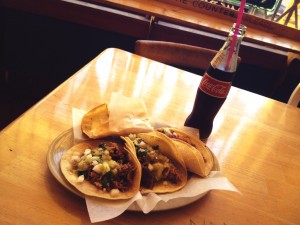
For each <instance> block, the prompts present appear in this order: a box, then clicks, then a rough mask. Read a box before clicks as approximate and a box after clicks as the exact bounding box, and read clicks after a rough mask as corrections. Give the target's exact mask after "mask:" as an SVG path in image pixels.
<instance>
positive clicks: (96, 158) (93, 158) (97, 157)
mask: <svg viewBox="0 0 300 225" xmlns="http://www.w3.org/2000/svg"><path fill="white" fill-rule="evenodd" d="M92 160H96V161H100V157H99V156H93V157H92Z"/></svg>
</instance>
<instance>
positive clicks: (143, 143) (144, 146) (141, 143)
mask: <svg viewBox="0 0 300 225" xmlns="http://www.w3.org/2000/svg"><path fill="white" fill-rule="evenodd" d="M139 146H140V148H143V149H145V148H147V144H146V143H145V142H144V141H141V142H140V144H139Z"/></svg>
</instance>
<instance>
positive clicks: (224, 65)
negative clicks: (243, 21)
mask: <svg viewBox="0 0 300 225" xmlns="http://www.w3.org/2000/svg"><path fill="white" fill-rule="evenodd" d="M235 29H237V28H236V27H235V24H234V25H233V27H232V28H231V31H230V33H229V35H228V37H227V39H226V41H225V43H224V45H223V46H222V48H221V49H220V50H219V51H218V53H217V54H216V56H215V57H214V58H213V60H212V61H211V66H212V67H213V68H214V69H219V70H221V71H225V72H230V73H234V72H235V71H236V69H237V62H238V53H239V49H240V45H241V43H242V39H243V37H244V35H245V31H246V27H245V26H244V25H240V27H239V28H238V29H239V30H238V32H237V36H236V40H235V45H234V49H233V51H232V55H230V52H231V47H232V46H231V42H232V41H233V37H234V33H235V32H234V31H235ZM229 57H231V58H229ZM229 60H230V61H229ZM228 61H229V62H230V63H229V64H228Z"/></svg>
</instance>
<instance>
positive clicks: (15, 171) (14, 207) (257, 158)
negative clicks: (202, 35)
mask: <svg viewBox="0 0 300 225" xmlns="http://www.w3.org/2000/svg"><path fill="white" fill-rule="evenodd" d="M199 81H200V76H196V75H194V74H191V73H188V72H185V71H182V70H178V69H175V68H173V67H169V66H166V65H164V64H161V63H157V62H154V61H151V60H148V59H146V58H142V57H139V56H136V55H134V54H131V53H129V52H125V51H123V50H119V49H113V48H112V49H107V50H105V51H104V52H102V53H101V54H100V55H99V56H98V57H96V58H95V59H94V60H93V61H91V62H90V63H89V64H87V65H86V66H85V67H84V68H82V69H81V70H80V71H78V72H77V73H76V74H74V75H73V76H72V77H71V78H69V79H68V80H67V81H66V82H64V83H63V84H62V85H60V86H59V87H57V88H56V89H55V90H54V91H53V92H51V93H50V94H49V95H48V96H46V97H45V98H44V99H42V100H41V101H40V102H38V103H37V104H36V105H35V106H34V107H32V108H31V109H29V110H28V111H27V112H26V113H24V114H23V115H22V116H20V117H19V118H18V119H17V120H15V121H14V122H13V123H11V124H10V125H9V126H8V127H6V128H5V129H4V130H2V131H1V133H0V143H1V145H0V146H1V147H0V153H1V155H0V168H1V169H0V178H1V182H0V190H1V194H0V196H1V201H0V207H1V211H0V224H13V225H16V224H45V225H46V224H51V225H53V224H73V225H75V224H81V225H82V224H90V219H89V216H88V213H87V209H86V205H85V201H84V200H83V199H81V198H80V197H78V196H77V195H75V194H73V193H71V192H70V191H68V190H67V189H66V188H65V187H63V186H62V185H61V184H60V183H59V182H58V181H57V180H56V179H55V178H54V177H53V175H52V174H51V173H50V171H49V169H48V167H47V162H46V155H47V152H48V147H49V145H50V144H51V143H52V141H53V140H54V139H55V138H56V137H57V136H58V135H59V134H61V133H62V132H64V131H66V130H68V129H70V128H71V127H72V107H76V108H80V109H85V110H89V109H91V108H92V107H94V106H96V105H98V104H100V103H103V102H107V101H108V100H109V99H110V96H111V94H112V93H113V92H120V93H122V94H123V95H127V96H135V97H141V98H143V100H144V102H145V104H146V107H147V110H148V112H149V115H150V116H151V117H153V118H157V119H160V120H164V121H165V122H167V123H169V124H171V125H175V126H180V125H182V124H183V122H184V120H185V118H186V116H187V115H188V114H189V112H190V110H191V107H192V104H193V101H194V96H195V93H196V89H197V86H198V84H199ZM299 124H300V110H299V109H298V108H296V107H293V106H290V105H286V104H283V103H280V102H277V101H274V100H271V99H268V98H265V97H262V96H259V95H256V94H253V93H250V92H246V91H243V90H240V89H237V88H232V89H231V91H230V94H229V96H228V99H227V101H226V103H225V104H224V105H223V107H222V109H221V110H220V112H219V114H218V115H217V117H216V120H215V126H214V130H213V133H212V135H211V137H210V138H209V140H208V141H207V145H208V146H209V147H210V148H211V150H212V151H213V152H214V153H215V155H216V157H217V158H218V160H219V163H220V167H221V171H222V172H223V174H224V175H225V176H226V177H227V178H228V179H229V180H230V181H231V182H232V183H233V184H234V185H235V186H236V187H237V188H238V189H239V190H240V191H241V193H242V194H238V193H236V192H229V191H217V190H215V191H211V192H209V193H208V194H207V195H206V196H205V197H203V198H201V199H200V200H198V201H196V202H194V203H193V204H190V205H188V206H185V207H182V208H178V209H174V210H170V211H164V212H155V213H150V214H143V213H140V212H125V213H123V214H122V215H121V216H119V217H117V218H115V219H113V220H110V221H106V222H103V223H102V224H130V225H138V224H145V225H148V224H154V225H161V224H164V225H166V224H170V225H177V224H178V225H188V224H193V225H200V224H201V225H202V224H205V225H207V224H213V225H224V224H226V225H236V224H243V225H246V224H249V225H250V224H251V225H253V224H256V225H259V224H261V225H266V224H268V225H271V224H272V225H273V224H276V225H279V224H285V225H291V224H299V223H300V205H299V200H300V129H299Z"/></svg>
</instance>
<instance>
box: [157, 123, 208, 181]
mask: <svg viewBox="0 0 300 225" xmlns="http://www.w3.org/2000/svg"><path fill="white" fill-rule="evenodd" d="M157 131H158V132H161V133H163V134H164V135H166V136H167V137H169V138H171V139H172V140H173V141H174V143H175V145H176V147H177V149H178V150H179V152H180V154H181V155H182V157H183V159H184V161H185V163H186V166H187V170H188V171H190V172H193V173H195V174H197V175H199V176H201V177H206V176H207V175H208V174H209V173H210V171H211V170H212V168H213V166H214V159H213V155H212V153H211V151H210V149H209V148H208V147H207V146H206V145H205V144H204V143H203V142H202V141H201V140H200V139H198V138H197V137H196V136H194V135H192V134H190V133H187V132H184V131H182V130H179V129H176V128H169V127H163V128H158V129H157Z"/></svg>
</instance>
